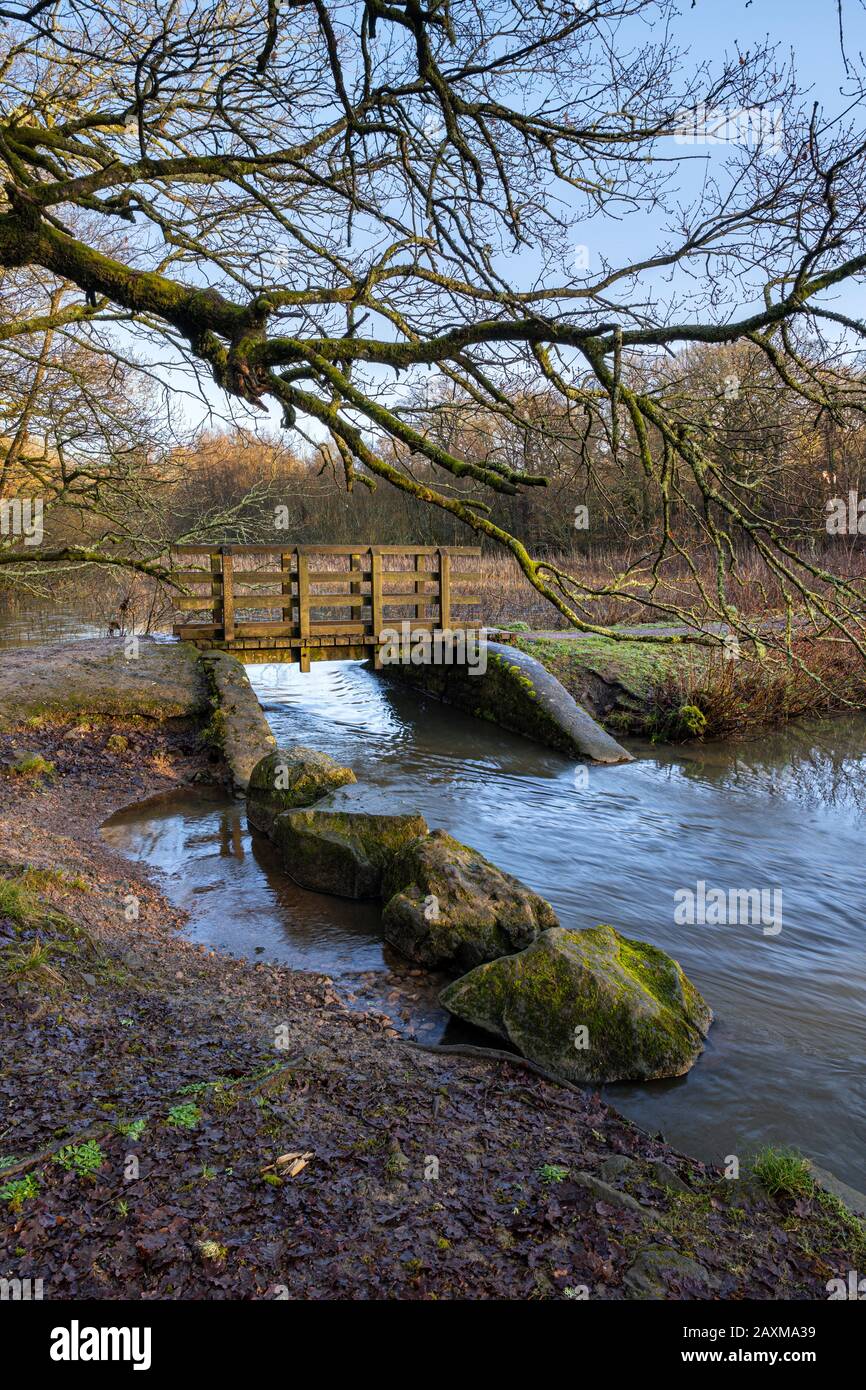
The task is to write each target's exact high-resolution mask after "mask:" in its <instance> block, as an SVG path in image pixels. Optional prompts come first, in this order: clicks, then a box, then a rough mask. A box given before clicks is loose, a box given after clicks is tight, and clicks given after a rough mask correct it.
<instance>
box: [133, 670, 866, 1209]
mask: <svg viewBox="0 0 866 1390" xmlns="http://www.w3.org/2000/svg"><path fill="white" fill-rule="evenodd" d="M249 673H250V676H251V678H252V680H253V682H254V684H255V686H256V689H257V692H258V695H259V698H260V700H261V701H262V703H263V705H264V708H265V711H266V713H267V715H268V718H269V720H270V723H271V726H272V728H273V730H274V732H275V734H276V735H277V738H278V740H279V741H280V742H281V743H305V744H308V745H310V746H312V747H314V748H319V749H321V750H322V751H324V752H327V753H330V754H331V755H332V756H333V757H334V758H336V759H337V760H338V761H339V762H343V763H347V764H350V765H351V766H352V767H353V768H354V770H355V772H356V774H357V777H358V783H357V785H355V786H351V787H346V788H343V789H341V791H339V792H338V793H336V794H335V795H334V796H333V797H332V798H331V801H330V803H329V804H332V805H334V806H342V807H344V808H346V809H358V810H361V809H363V810H367V811H384V812H388V813H398V812H404V811H405V812H409V811H421V812H422V813H423V814H424V816H425V817H426V818H427V821H428V823H429V824H430V826H431V827H436V826H441V827H443V828H444V829H447V830H448V831H449V832H450V833H451V834H453V835H455V836H456V837H457V838H458V839H461V840H464V841H466V842H467V843H469V844H472V845H474V846H475V847H476V848H478V849H479V850H481V851H482V853H484V854H485V855H487V857H488V858H490V859H492V860H493V861H494V862H495V863H497V864H498V865H500V867H502V868H503V869H507V870H508V871H509V872H511V873H514V874H516V875H517V876H518V877H519V878H521V879H523V880H524V881H525V882H526V883H528V884H529V885H530V886H531V887H533V888H535V889H536V890H537V891H538V892H540V893H543V894H544V895H545V896H546V897H547V898H548V899H549V900H550V901H551V902H552V903H553V906H554V907H555V909H556V911H557V913H558V914H559V918H560V921H561V922H562V924H563V925H564V926H568V927H587V926H592V925H594V924H595V923H597V922H599V921H607V922H611V923H612V924H613V925H615V926H616V927H617V928H619V929H620V930H621V931H623V932H625V933H626V934H630V935H633V936H636V937H640V938H643V939H645V940H647V941H651V942H653V943H655V944H656V945H658V946H661V947H663V948H664V949H665V950H666V951H669V952H670V953H671V954H672V955H674V956H676V958H677V959H678V960H679V961H680V962H681V963H682V965H683V967H684V969H685V970H686V972H687V974H688V975H689V976H690V977H691V978H692V980H693V981H694V982H695V984H696V985H697V986H698V987H699V989H700V990H701V991H702V992H703V994H704V995H705V997H706V998H707V1000H708V1001H709V1002H710V1004H711V1006H712V1007H713V1009H714V1011H715V1014H716V1021H715V1023H714V1025H713V1028H712V1030H711V1032H710V1038H709V1042H708V1045H707V1048H706V1051H705V1053H704V1055H703V1056H702V1057H701V1059H700V1060H699V1061H698V1063H697V1065H696V1066H695V1067H694V1068H693V1070H692V1071H691V1072H690V1073H689V1074H688V1075H687V1076H685V1077H682V1078H679V1079H677V1080H675V1081H670V1082H655V1083H651V1084H649V1085H640V1086H637V1085H628V1086H626V1085H617V1086H610V1087H608V1088H606V1094H607V1097H608V1099H609V1100H610V1101H611V1102H612V1103H613V1104H614V1105H616V1106H617V1107H618V1108H619V1109H620V1110H622V1111H624V1112H625V1113H626V1114H628V1115H630V1116H631V1117H632V1118H633V1119H635V1120H636V1121H637V1122H638V1123H640V1124H641V1125H643V1126H644V1127H645V1128H648V1129H652V1130H661V1131H663V1133H664V1134H665V1136H666V1138H667V1139H668V1140H669V1141H670V1142H672V1143H674V1144H675V1145H677V1146H679V1147H680V1148H682V1149H685V1150H688V1151H689V1152H692V1153H696V1154H698V1155H699V1156H701V1157H704V1158H707V1159H719V1158H723V1157H724V1156H726V1155H728V1154H738V1155H745V1154H747V1153H748V1152H750V1151H752V1150H754V1148H755V1147H757V1146H758V1145H760V1144H764V1143H794V1144H796V1145H797V1146H799V1147H800V1148H801V1149H802V1150H803V1151H804V1152H806V1153H808V1154H810V1155H811V1156H812V1157H814V1158H815V1159H816V1160H817V1161H818V1162H820V1163H823V1164H825V1165H826V1166H828V1167H830V1168H832V1169H833V1170H834V1171H835V1172H837V1173H838V1174H839V1175H840V1176H841V1177H844V1178H845V1179H846V1180H847V1181H849V1182H851V1183H853V1184H854V1185H855V1186H860V1187H863V1186H866V1072H864V1057H866V921H864V913H863V910H862V900H863V893H862V887H861V882H860V880H861V878H862V877H863V874H862V867H863V865H864V863H866V860H864V854H863V831H864V815H866V777H864V773H866V719H864V718H861V717H852V718H847V719H837V720H833V721H832V722H826V723H821V724H809V725H806V724H801V725H798V726H796V727H792V728H790V729H788V730H785V731H783V732H781V733H774V734H767V735H764V736H762V737H761V738H759V739H756V740H754V741H751V742H746V743H737V744H711V745H708V746H706V747H700V746H697V745H696V746H693V747H690V748H684V749H677V750H675V751H674V750H661V749H659V748H656V747H652V746H650V745H646V746H639V745H632V747H633V751H634V752H636V753H637V755H638V760H637V761H636V762H635V763H633V764H630V765H628V766H623V767H610V768H606V767H592V768H589V769H588V770H584V769H582V768H578V769H576V768H575V765H574V764H573V763H571V762H570V761H569V760H567V759H565V758H563V757H560V756H559V755H558V754H556V753H553V752H551V751H549V750H547V749H544V748H542V747H540V746H538V745H536V744H533V743H530V742H528V741H527V740H525V739H521V738H517V737H515V736H513V735H511V734H508V733H505V732H504V731H502V730H499V729H497V728H494V727H493V726H491V725H489V724H486V723H483V722H481V721H479V720H475V719H472V718H469V717H468V716H465V715H462V714H460V713H458V712H457V711H455V710H452V709H449V708H447V707H445V706H442V705H440V704H437V703H436V702H435V701H433V700H424V699H423V698H419V697H418V696H417V695H416V694H414V693H410V692H409V691H407V690H404V689H401V688H400V687H399V686H394V685H390V684H385V683H383V682H382V681H380V680H379V679H378V678H377V677H376V676H374V675H373V674H372V672H370V671H368V670H367V669H365V668H364V667H361V666H358V665H353V664H351V663H333V664H331V663H327V664H326V663H318V664H314V666H313V669H312V671H311V672H310V674H309V675H304V676H302V675H301V674H300V672H299V671H298V669H297V667H288V666H286V667H277V666H270V667H250V668H249ZM107 833H108V834H109V835H110V836H111V838H112V841H113V842H114V843H116V844H119V845H120V846H122V847H123V848H125V849H126V850H127V852H130V853H132V854H133V855H135V856H136V857H141V858H144V859H146V860H147V861H148V862H150V863H153V864H156V865H158V866H160V867H161V868H163V869H166V870H167V871H168V872H169V874H170V880H169V882H170V885H171V891H172V896H173V897H175V898H176V899H177V900H178V901H180V902H182V903H183V905H184V906H186V907H191V908H193V910H194V911H195V909H196V907H197V908H198V911H197V913H196V917H197V919H198V925H196V920H195V919H194V922H193V926H192V931H193V933H194V934H195V935H197V936H198V938H199V939H201V940H208V941H210V942H211V943H213V944H216V945H219V946H222V947H224V948H227V949H230V950H233V951H238V952H241V953H245V954H250V955H255V954H256V953H257V952H258V953H260V954H265V955H266V956H267V958H268V959H281V960H286V961H288V962H289V963H291V964H293V965H297V966H299V967H301V968H304V967H305V966H306V968H314V969H320V970H325V971H327V972H328V973H330V974H332V975H335V976H339V975H340V974H351V973H352V972H355V971H358V970H363V971H374V970H377V969H380V968H381V967H382V963H383V958H382V952H381V946H380V942H379V937H378V933H377V928H376V914H375V909H373V908H371V906H370V905H369V904H363V905H359V904H352V903H346V902H343V901H340V900H335V899H330V898H322V897H320V896H319V895H317V894H310V893H305V892H304V891H303V890H302V889H299V888H297V887H295V886H294V885H293V884H291V882H290V881H288V880H286V878H285V876H284V875H282V874H280V873H279V871H278V869H277V867H276V864H275V862H274V860H273V858H272V855H271V853H270V848H269V846H267V845H266V844H265V843H264V842H262V841H261V840H260V839H259V837H256V843H255V846H254V847H251V842H250V836H249V832H248V831H247V830H246V829H245V827H244V825H243V817H242V814H241V811H240V807H239V806H238V805H237V804H228V803H223V804H217V803H207V802H205V801H203V800H202V799H201V798H196V797H191V798H188V799H185V800H184V801H183V802H182V803H181V804H180V805H178V804H175V805H164V806H162V807H152V808H145V809H144V810H142V809H139V810H138V811H135V812H127V813H124V815H123V816H122V817H121V818H115V819H114V822H113V823H112V825H111V826H110V827H109V829H108V831H107ZM251 851H252V852H251ZM699 881H703V882H705V883H706V884H707V886H708V889H709V888H710V887H720V888H724V889H729V888H732V887H733V888H742V889H763V890H766V891H768V892H770V893H771V894H772V893H773V892H774V891H780V892H781V895H782V896H781V906H782V917H781V931H779V932H778V933H777V934H773V931H774V927H773V925H772V924H770V923H769V919H767V920H768V925H770V930H769V931H765V930H764V929H763V927H762V925H761V923H760V922H755V923H754V924H753V925H736V924H731V925H694V926H689V925H677V923H676V922H675V899H674V894H675V893H676V892H677V891H678V890H681V889H687V888H691V889H692V890H695V889H696V885H697V883H698V882H699ZM770 901H772V899H770ZM776 902H777V903H778V899H777V900H776ZM422 1002H424V1001H422ZM426 1004H427V1007H426V1011H425V1010H422V1013H423V1018H422V1028H424V1029H426V1031H425V1032H423V1033H422V1035H424V1036H428V1037H429V1036H432V1035H435V1034H436V1033H437V1031H438V1033H439V1034H441V1032H442V1030H444V1027H445V1018H444V1016H439V1017H438V1019H437V1015H436V1013H435V1009H431V1007H430V1005H429V1000H427V1001H426Z"/></svg>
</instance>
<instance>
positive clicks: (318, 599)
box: [310, 594, 370, 608]
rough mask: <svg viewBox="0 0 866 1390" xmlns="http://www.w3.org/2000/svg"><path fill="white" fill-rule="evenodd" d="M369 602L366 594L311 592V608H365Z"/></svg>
mask: <svg viewBox="0 0 866 1390" xmlns="http://www.w3.org/2000/svg"><path fill="white" fill-rule="evenodd" d="M369 602H370V600H369V598H368V597H367V596H366V595H365V594H310V607H311V608H363V607H364V605H365V604H369Z"/></svg>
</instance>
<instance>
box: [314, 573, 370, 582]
mask: <svg viewBox="0 0 866 1390" xmlns="http://www.w3.org/2000/svg"><path fill="white" fill-rule="evenodd" d="M369 577H370V574H369V571H368V570H362V569H351V570H310V573H309V579H310V583H311V584H330V583H331V581H332V580H334V581H335V582H336V583H338V584H348V583H349V582H350V581H352V582H353V583H354V582H356V581H357V580H359V579H360V580H364V579H369Z"/></svg>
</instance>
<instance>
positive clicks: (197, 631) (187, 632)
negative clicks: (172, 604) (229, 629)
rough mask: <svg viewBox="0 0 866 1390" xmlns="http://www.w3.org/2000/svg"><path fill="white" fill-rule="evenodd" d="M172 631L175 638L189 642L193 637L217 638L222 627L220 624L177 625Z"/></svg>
mask: <svg viewBox="0 0 866 1390" xmlns="http://www.w3.org/2000/svg"><path fill="white" fill-rule="evenodd" d="M171 631H172V635H173V636H174V637H180V638H182V639H183V640H184V641H187V640H188V639H189V638H191V637H192V638H193V639H194V638H196V637H215V636H216V634H217V633H218V632H222V627H221V626H220V624H219V623H175V624H174V626H173V627H172V629H171Z"/></svg>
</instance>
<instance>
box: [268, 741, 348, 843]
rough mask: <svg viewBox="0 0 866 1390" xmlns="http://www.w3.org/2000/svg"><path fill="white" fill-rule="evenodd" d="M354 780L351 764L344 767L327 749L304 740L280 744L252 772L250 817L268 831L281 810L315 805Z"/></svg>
mask: <svg viewBox="0 0 866 1390" xmlns="http://www.w3.org/2000/svg"><path fill="white" fill-rule="evenodd" d="M355 780H356V778H355V774H354V772H353V771H352V769H351V768H350V767H341V766H340V764H339V763H336V762H334V759H333V758H329V757H328V754H327V753H317V752H316V750H315V749H314V748H304V747H303V745H302V744H296V745H294V746H293V747H292V748H277V749H275V750H274V752H273V753H268V755H267V756H266V757H264V758H262V759H260V761H259V762H257V763H256V765H255V767H254V768H253V770H252V772H251V774H250V784H249V788H248V790H247V819H248V820H249V822H250V825H252V826H255V828H256V830H262V831H264V833H265V834H266V835H268V834H270V832H271V827H272V826H273V823H274V819H275V817H276V816H278V815H279V814H280V812H281V811H290V810H293V809H294V808H295V807H297V806H312V804H313V802H314V801H320V800H321V798H322V797H323V796H327V794H328V792H332V791H334V790H336V788H337V787H345V786H346V784H347V783H348V782H354V781H355Z"/></svg>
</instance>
